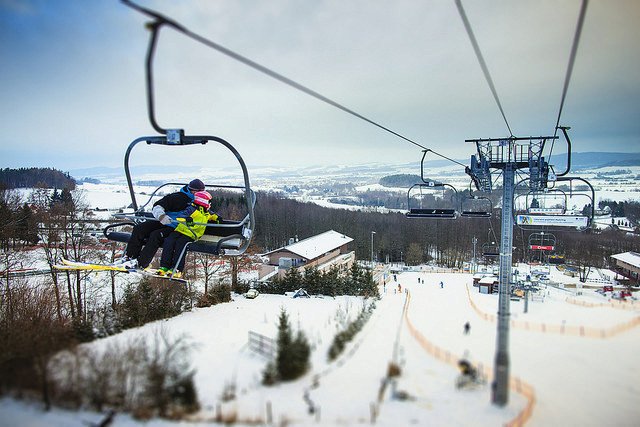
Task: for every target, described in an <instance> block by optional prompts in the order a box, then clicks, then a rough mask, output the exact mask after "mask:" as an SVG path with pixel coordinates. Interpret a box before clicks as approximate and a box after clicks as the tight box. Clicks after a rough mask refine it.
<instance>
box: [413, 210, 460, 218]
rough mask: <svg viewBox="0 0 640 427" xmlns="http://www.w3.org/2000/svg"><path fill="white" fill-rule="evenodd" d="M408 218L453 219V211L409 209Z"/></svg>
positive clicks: (454, 212)
mask: <svg viewBox="0 0 640 427" xmlns="http://www.w3.org/2000/svg"><path fill="white" fill-rule="evenodd" d="M406 215H407V217H408V218H455V217H456V210H455V209H411V210H410V211H409V212H407V214H406Z"/></svg>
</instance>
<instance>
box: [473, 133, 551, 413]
mask: <svg viewBox="0 0 640 427" xmlns="http://www.w3.org/2000/svg"><path fill="white" fill-rule="evenodd" d="M557 138H558V137H557V136H538V137H524V138H523V137H515V136H511V137H508V138H490V139H467V140H465V141H466V142H473V143H475V144H476V148H477V154H475V155H472V156H471V165H470V167H468V168H466V172H467V174H468V175H469V176H471V179H472V180H473V182H474V184H475V186H476V188H477V189H478V190H480V191H484V192H487V193H490V192H491V190H492V187H493V179H492V173H494V172H493V171H501V173H502V222H501V234H500V278H499V279H500V283H499V297H498V298H499V299H498V327H497V328H498V330H497V340H496V356H495V365H494V380H493V383H492V390H493V393H492V397H491V399H492V402H493V403H494V404H496V405H500V406H504V405H506V404H507V402H508V399H509V316H510V313H509V301H510V293H511V280H512V279H511V278H512V276H511V265H512V257H513V194H514V189H515V175H516V172H517V171H519V170H521V171H522V172H521V173H525V174H528V175H529V186H530V189H531V190H533V191H536V190H542V189H544V188H546V187H547V182H548V180H549V164H548V163H547V162H546V161H545V159H544V157H543V156H542V153H543V150H544V146H545V143H546V142H547V141H550V140H555V139H557Z"/></svg>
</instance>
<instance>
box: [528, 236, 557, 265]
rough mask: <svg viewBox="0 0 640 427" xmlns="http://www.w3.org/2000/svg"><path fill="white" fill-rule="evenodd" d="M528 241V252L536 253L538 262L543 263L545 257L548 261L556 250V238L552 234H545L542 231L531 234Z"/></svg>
mask: <svg viewBox="0 0 640 427" xmlns="http://www.w3.org/2000/svg"><path fill="white" fill-rule="evenodd" d="M528 241H529V250H530V251H532V252H534V253H535V252H537V253H538V254H539V255H540V257H539V258H540V261H544V258H545V257H546V258H547V260H548V258H549V255H550V253H551V252H554V251H555V250H556V236H555V235H553V234H552V233H545V232H544V231H541V232H539V233H531V234H529V239H528ZM532 258H533V257H532ZM547 263H548V261H547Z"/></svg>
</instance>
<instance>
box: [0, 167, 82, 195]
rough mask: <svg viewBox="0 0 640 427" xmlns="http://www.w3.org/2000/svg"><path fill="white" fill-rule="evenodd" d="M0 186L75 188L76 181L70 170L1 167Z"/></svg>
mask: <svg viewBox="0 0 640 427" xmlns="http://www.w3.org/2000/svg"><path fill="white" fill-rule="evenodd" d="M0 186H2V187H4V188H36V187H44V188H59V189H63V188H66V189H69V190H73V189H75V188H76V181H75V180H74V179H73V178H72V177H71V175H69V172H62V171H59V170H57V169H53V168H18V169H10V168H4V169H0Z"/></svg>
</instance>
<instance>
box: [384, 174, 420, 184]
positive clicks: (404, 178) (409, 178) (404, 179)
mask: <svg viewBox="0 0 640 427" xmlns="http://www.w3.org/2000/svg"><path fill="white" fill-rule="evenodd" d="M418 182H422V180H421V179H420V176H418V175H410V174H399V175H389V176H385V177H382V178H380V181H379V183H380V185H382V186H383V187H411V186H412V185H413V184H416V183H418Z"/></svg>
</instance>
